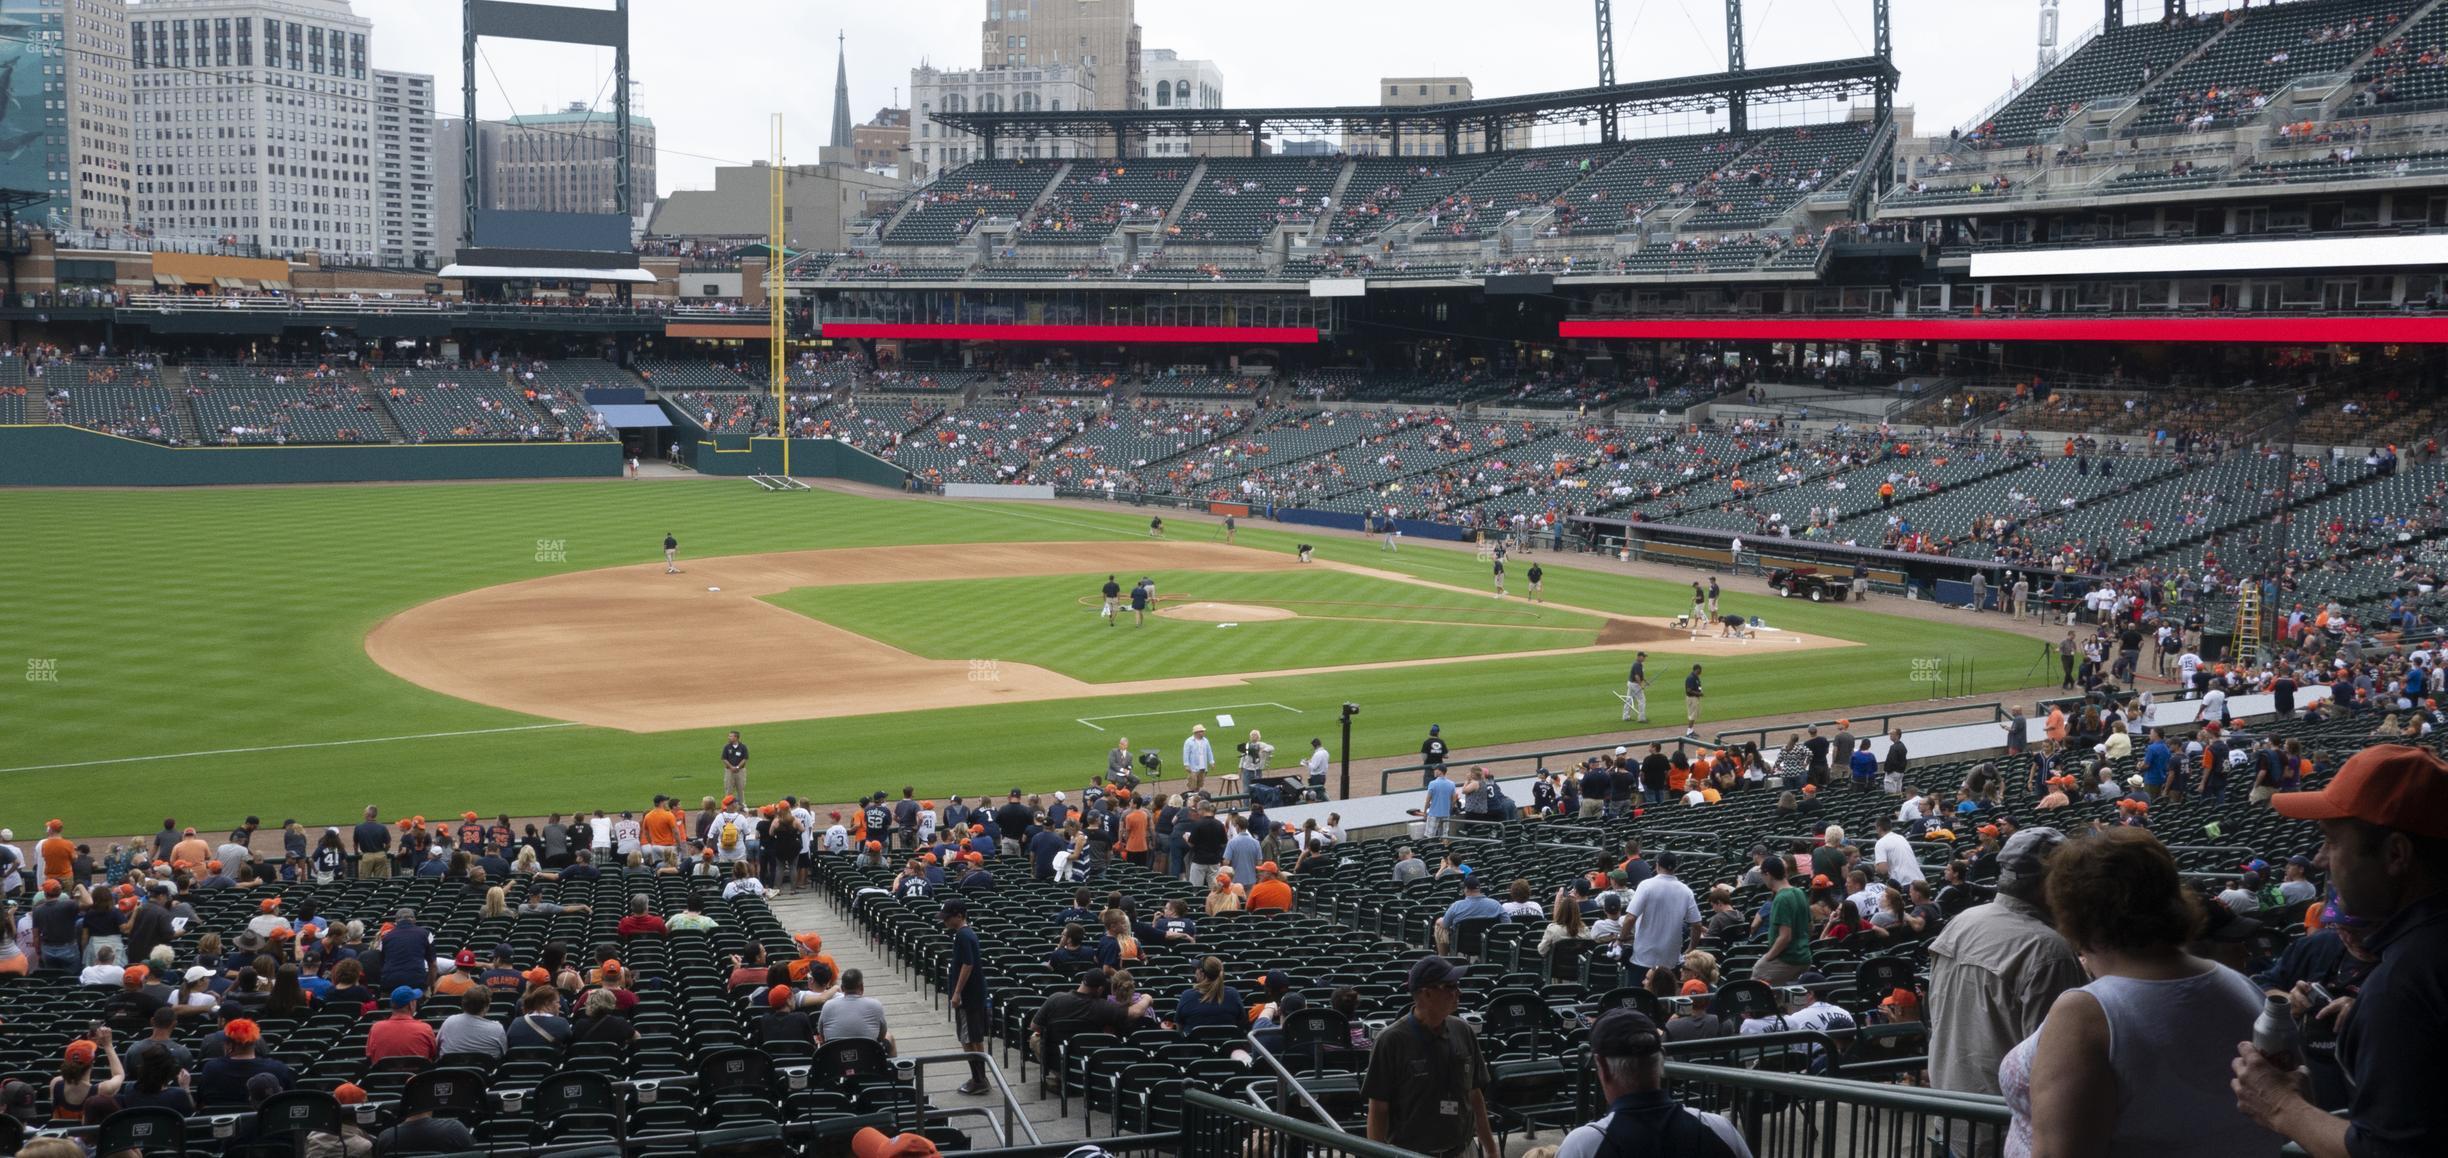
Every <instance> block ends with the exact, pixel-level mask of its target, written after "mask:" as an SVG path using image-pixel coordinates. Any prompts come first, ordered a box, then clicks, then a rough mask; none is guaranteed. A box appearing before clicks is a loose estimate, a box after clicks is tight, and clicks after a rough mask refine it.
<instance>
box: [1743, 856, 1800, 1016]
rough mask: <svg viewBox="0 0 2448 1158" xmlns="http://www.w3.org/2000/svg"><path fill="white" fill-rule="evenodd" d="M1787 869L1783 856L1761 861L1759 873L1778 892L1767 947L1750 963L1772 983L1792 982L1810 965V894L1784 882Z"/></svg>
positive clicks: (1770, 904)
mask: <svg viewBox="0 0 2448 1158" xmlns="http://www.w3.org/2000/svg"><path fill="white" fill-rule="evenodd" d="M1788 871H1789V870H1788V868H1787V867H1786V860H1785V858H1784V857H1781V856H1772V857H1769V858H1768V859H1766V860H1764V861H1761V862H1760V876H1761V877H1762V878H1763V879H1764V880H1766V881H1767V883H1768V887H1769V888H1772V889H1775V890H1776V896H1775V898H1774V899H1772V900H1770V901H1769V902H1768V936H1769V941H1768V951H1767V952H1766V953H1764V954H1761V955H1760V959H1759V961H1758V962H1757V963H1755V964H1753V965H1752V966H1751V976H1752V977H1753V978H1755V979H1757V980H1760V981H1765V982H1767V983H1768V984H1770V985H1791V984H1793V980H1794V978H1796V977H1800V976H1801V975H1802V971H1803V970H1805V969H1808V968H1810V966H1811V949H1810V942H1811V927H1810V925H1811V911H1810V897H1808V896H1807V895H1805V894H1804V893H1803V892H1802V890H1800V889H1797V888H1795V887H1793V886H1792V885H1789V884H1786V883H1785V875H1786V873H1787V872H1788Z"/></svg>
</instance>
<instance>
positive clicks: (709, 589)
mask: <svg viewBox="0 0 2448 1158" xmlns="http://www.w3.org/2000/svg"><path fill="white" fill-rule="evenodd" d="M706 590H708V591H720V590H722V588H720V587H708V588H706Z"/></svg>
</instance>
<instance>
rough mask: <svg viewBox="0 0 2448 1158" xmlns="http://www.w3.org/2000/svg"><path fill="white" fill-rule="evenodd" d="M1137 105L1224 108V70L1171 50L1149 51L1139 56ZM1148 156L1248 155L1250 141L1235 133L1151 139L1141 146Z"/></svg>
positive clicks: (1210, 63) (1148, 106)
mask: <svg viewBox="0 0 2448 1158" xmlns="http://www.w3.org/2000/svg"><path fill="white" fill-rule="evenodd" d="M1139 79H1140V83H1141V84H1142V85H1144V86H1146V87H1145V88H1144V90H1143V91H1141V93H1140V94H1139V96H1140V103H1141V104H1142V105H1144V106H1145V107H1147V108H1151V109H1220V108H1223V107H1224V70H1223V69H1221V68H1217V67H1216V62H1214V61H1212V60H1183V59H1182V58H1181V54H1180V53H1178V52H1175V51H1173V50H1172V49H1170V48H1151V49H1148V50H1147V51H1146V52H1144V53H1141V54H1140V56H1139ZM1140 147H1141V148H1142V149H1143V150H1144V151H1145V153H1146V154H1147V155H1148V156H1151V157H1187V156H1191V155H1193V154H1197V155H1201V156H1218V155H1223V156H1235V157H1246V156H1248V155H1249V151H1250V150H1249V138H1248V137H1246V136H1243V135H1240V134H1237V133H1200V134H1197V135H1196V136H1188V135H1181V134H1174V135H1168V136H1150V137H1149V138H1148V139H1147V140H1146V141H1145V142H1144V143H1143V144H1142V145H1141V146H1140Z"/></svg>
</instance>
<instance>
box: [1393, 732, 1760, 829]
mask: <svg viewBox="0 0 2448 1158" xmlns="http://www.w3.org/2000/svg"><path fill="white" fill-rule="evenodd" d="M1627 742H1628V741H1627ZM1657 743H1661V744H1665V743H1674V744H1680V745H1686V746H1689V747H1693V748H1706V749H1708V750H1709V751H1712V752H1718V751H1723V750H1724V749H1725V745H1723V744H1720V743H1717V742H1716V741H1714V740H1703V739H1701V738H1699V737H1697V736H1677V737H1675V738H1674V739H1673V740H1671V741H1669V740H1658V741H1657ZM1622 746H1623V745H1621V744H1590V745H1586V746H1583V747H1578V748H1551V749H1548V750H1545V751H1540V752H1516V753H1513V754H1512V755H1505V756H1480V757H1475V758H1472V759H1469V760H1454V759H1449V760H1447V761H1446V762H1445V764H1444V765H1443V766H1444V767H1446V768H1453V767H1456V766H1463V765H1470V764H1496V763H1501V762H1505V761H1512V760H1530V761H1534V762H1535V763H1536V765H1537V766H1538V767H1545V766H1546V763H1547V758H1548V757H1550V756H1590V755H1597V754H1600V753H1606V752H1613V751H1614V750H1615V749H1617V748H1619V747H1622ZM1430 767H1431V765H1427V764H1404V765H1400V766H1398V767H1393V768H1386V769H1383V770H1381V771H1379V772H1378V773H1377V794H1378V795H1380V796H1390V795H1393V794H1394V791H1395V790H1394V789H1393V788H1392V787H1391V785H1392V784H1393V778H1394V777H1395V776H1396V775H1397V774H1401V773H1410V772H1425V771H1427V770H1428V769H1429V768H1430ZM1528 778H1529V776H1528V775H1524V776H1517V777H1504V776H1499V777H1497V779H1498V780H1505V779H1517V780H1526V779H1528ZM1403 791H1408V792H1416V791H1419V790H1418V789H1416V788H1413V789H1404V790H1403ZM1453 819H1455V820H1460V819H1462V818H1461V817H1460V816H1459V815H1456V816H1455V817H1453Z"/></svg>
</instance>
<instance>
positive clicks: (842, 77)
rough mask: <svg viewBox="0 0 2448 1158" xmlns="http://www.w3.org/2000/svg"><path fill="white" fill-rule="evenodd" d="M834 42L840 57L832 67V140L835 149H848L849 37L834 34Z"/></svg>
mask: <svg viewBox="0 0 2448 1158" xmlns="http://www.w3.org/2000/svg"><path fill="white" fill-rule="evenodd" d="M834 41H835V43H836V44H837V45H838V46H839V51H840V55H839V56H838V57H836V58H835V61H834V65H833V140H832V141H831V142H830V144H831V145H832V146H833V147H834V148H836V149H847V148H849V147H850V46H849V36H848V35H847V34H845V33H835V34H834Z"/></svg>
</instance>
